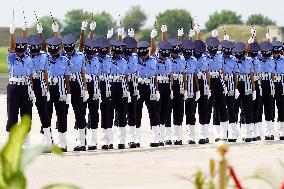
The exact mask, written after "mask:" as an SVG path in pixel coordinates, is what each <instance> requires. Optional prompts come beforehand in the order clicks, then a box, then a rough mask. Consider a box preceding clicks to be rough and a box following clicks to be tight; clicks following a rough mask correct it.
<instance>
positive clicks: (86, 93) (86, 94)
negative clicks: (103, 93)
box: [83, 91, 89, 102]
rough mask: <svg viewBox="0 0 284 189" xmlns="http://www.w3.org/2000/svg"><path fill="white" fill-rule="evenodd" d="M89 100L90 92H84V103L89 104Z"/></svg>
mask: <svg viewBox="0 0 284 189" xmlns="http://www.w3.org/2000/svg"><path fill="white" fill-rule="evenodd" d="M88 99H89V92H88V91H84V96H83V102H87V100H88Z"/></svg>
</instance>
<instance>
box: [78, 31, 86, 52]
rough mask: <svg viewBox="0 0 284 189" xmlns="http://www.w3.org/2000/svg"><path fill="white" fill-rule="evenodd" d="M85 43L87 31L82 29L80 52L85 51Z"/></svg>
mask: <svg viewBox="0 0 284 189" xmlns="http://www.w3.org/2000/svg"><path fill="white" fill-rule="evenodd" d="M84 43H85V31H84V30H81V34H80V46H79V51H80V52H83V49H84Z"/></svg>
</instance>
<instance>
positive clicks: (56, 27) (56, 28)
mask: <svg viewBox="0 0 284 189" xmlns="http://www.w3.org/2000/svg"><path fill="white" fill-rule="evenodd" d="M51 28H52V31H53V32H54V33H57V32H58V31H59V25H58V24H57V22H54V23H52V25H51Z"/></svg>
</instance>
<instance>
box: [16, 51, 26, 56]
mask: <svg viewBox="0 0 284 189" xmlns="http://www.w3.org/2000/svg"><path fill="white" fill-rule="evenodd" d="M16 55H17V56H19V57H21V56H23V55H24V53H23V52H16Z"/></svg>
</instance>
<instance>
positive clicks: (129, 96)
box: [127, 92, 131, 103]
mask: <svg viewBox="0 0 284 189" xmlns="http://www.w3.org/2000/svg"><path fill="white" fill-rule="evenodd" d="M127 100H128V103H130V102H131V95H130V92H127Z"/></svg>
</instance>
